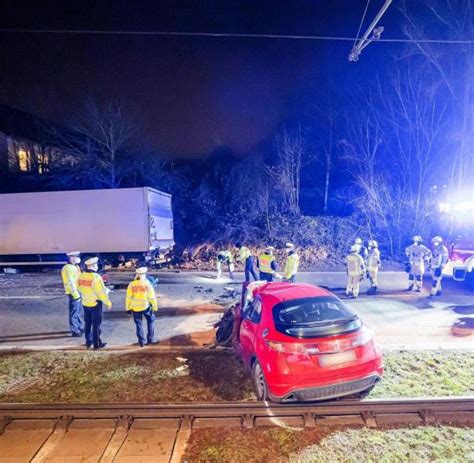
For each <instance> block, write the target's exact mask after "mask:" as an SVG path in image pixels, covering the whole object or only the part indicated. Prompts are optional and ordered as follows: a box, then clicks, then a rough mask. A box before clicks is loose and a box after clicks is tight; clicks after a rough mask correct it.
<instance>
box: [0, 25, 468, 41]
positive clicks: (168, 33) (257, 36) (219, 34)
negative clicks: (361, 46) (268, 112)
mask: <svg viewBox="0 0 474 463" xmlns="http://www.w3.org/2000/svg"><path fill="white" fill-rule="evenodd" d="M0 33H9V34H57V35H61V34H63V35H143V36H147V35H150V36H153V35H155V36H172V37H217V38H219V37H222V38H227V37H228V38H249V39H284V40H322V41H335V42H337V41H339V42H354V40H357V37H341V36H324V35H294V34H240V33H233V32H186V31H133V30H93V29H0ZM378 41H379V42H387V43H438V44H447V45H463V44H467V45H469V44H474V40H470V39H460V40H450V39H436V38H435V39H418V40H412V39H405V38H393V39H382V38H380V39H378Z"/></svg>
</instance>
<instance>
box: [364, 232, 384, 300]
mask: <svg viewBox="0 0 474 463" xmlns="http://www.w3.org/2000/svg"><path fill="white" fill-rule="evenodd" d="M367 245H368V254H367V278H368V279H369V281H370V289H369V290H368V291H367V294H375V293H376V292H377V288H378V273H379V269H380V265H381V260H380V251H379V245H378V243H377V241H375V240H369V242H368V243H367Z"/></svg>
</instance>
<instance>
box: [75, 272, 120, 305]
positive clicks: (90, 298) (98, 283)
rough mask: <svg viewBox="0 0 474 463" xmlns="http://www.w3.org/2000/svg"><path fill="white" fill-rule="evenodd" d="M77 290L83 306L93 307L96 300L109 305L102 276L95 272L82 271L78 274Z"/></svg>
mask: <svg viewBox="0 0 474 463" xmlns="http://www.w3.org/2000/svg"><path fill="white" fill-rule="evenodd" d="M78 287H79V292H80V293H81V296H82V305H83V306H84V307H94V306H95V305H96V304H97V302H98V301H102V302H103V303H104V304H105V305H107V306H111V305H112V303H111V302H110V299H109V296H107V290H106V287H105V284H104V280H102V277H101V276H100V275H99V274H98V273H96V272H87V271H86V272H82V273H81V274H80V275H79V283H78Z"/></svg>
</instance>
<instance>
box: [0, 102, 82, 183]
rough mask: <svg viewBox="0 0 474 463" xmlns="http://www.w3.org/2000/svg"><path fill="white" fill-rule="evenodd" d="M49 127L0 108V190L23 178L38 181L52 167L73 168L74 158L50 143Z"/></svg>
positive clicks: (12, 109) (9, 109)
mask: <svg viewBox="0 0 474 463" xmlns="http://www.w3.org/2000/svg"><path fill="white" fill-rule="evenodd" d="M51 133H52V131H51V125H50V124H48V123H47V122H46V121H44V120H42V119H40V118H39V117H37V116H35V115H33V114H29V113H26V112H24V111H20V110H18V109H15V108H11V107H9V106H5V105H0V189H1V190H3V191H6V190H7V189H9V188H11V186H12V185H13V184H15V183H17V182H18V181H21V179H22V178H24V177H25V176H28V177H32V176H34V177H39V176H42V175H44V174H47V173H49V172H50V169H51V167H52V166H57V165H60V164H61V165H63V164H64V163H68V164H70V165H73V164H74V162H75V161H74V158H73V157H72V156H70V155H68V154H67V153H65V152H64V150H62V149H61V148H59V147H58V146H57V144H55V143H54V142H53V141H52V140H53V137H52V135H51Z"/></svg>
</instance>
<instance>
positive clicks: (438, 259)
mask: <svg viewBox="0 0 474 463" xmlns="http://www.w3.org/2000/svg"><path fill="white" fill-rule="evenodd" d="M448 261H449V252H448V248H447V247H446V246H443V245H441V246H436V247H435V248H434V249H433V260H432V262H431V267H432V268H439V267H441V268H443V267H444V266H445V265H446V264H447V263H448Z"/></svg>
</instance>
